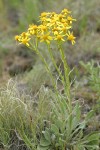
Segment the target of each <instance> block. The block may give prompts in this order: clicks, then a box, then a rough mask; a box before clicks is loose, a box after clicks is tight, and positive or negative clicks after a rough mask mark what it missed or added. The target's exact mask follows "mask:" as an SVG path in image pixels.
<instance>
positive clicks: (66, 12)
mask: <svg viewBox="0 0 100 150" xmlns="http://www.w3.org/2000/svg"><path fill="white" fill-rule="evenodd" d="M61 13H64V14H66V15H67V14H70V13H71V11H69V10H68V9H63V10H62V12H61Z"/></svg>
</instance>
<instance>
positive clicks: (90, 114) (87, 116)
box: [85, 110, 94, 121]
mask: <svg viewBox="0 0 100 150" xmlns="http://www.w3.org/2000/svg"><path fill="white" fill-rule="evenodd" d="M93 116H94V111H93V110H91V111H90V112H88V113H87V115H86V117H85V120H86V121H88V120H89V119H91V118H92V117H93Z"/></svg>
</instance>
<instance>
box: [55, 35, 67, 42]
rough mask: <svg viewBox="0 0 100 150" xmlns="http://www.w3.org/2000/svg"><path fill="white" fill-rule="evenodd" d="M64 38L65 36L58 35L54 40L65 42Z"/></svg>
mask: <svg viewBox="0 0 100 150" xmlns="http://www.w3.org/2000/svg"><path fill="white" fill-rule="evenodd" d="M63 37H64V35H60V34H58V35H56V37H55V38H54V40H56V41H63V42H64V41H65V40H64V38H63Z"/></svg>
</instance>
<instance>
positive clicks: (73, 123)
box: [72, 103, 81, 130]
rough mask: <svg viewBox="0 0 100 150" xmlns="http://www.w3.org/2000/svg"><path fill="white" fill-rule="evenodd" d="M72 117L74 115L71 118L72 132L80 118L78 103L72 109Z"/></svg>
mask: <svg viewBox="0 0 100 150" xmlns="http://www.w3.org/2000/svg"><path fill="white" fill-rule="evenodd" d="M73 115H75V116H73V120H72V130H73V129H75V128H76V127H77V125H78V124H79V122H80V118H81V110H80V106H79V104H78V103H77V104H76V106H75V107H74V110H73Z"/></svg>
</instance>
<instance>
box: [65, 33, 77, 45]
mask: <svg viewBox="0 0 100 150" xmlns="http://www.w3.org/2000/svg"><path fill="white" fill-rule="evenodd" d="M66 35H67V40H69V41H71V42H72V45H73V44H75V38H76V37H75V36H74V35H73V32H72V33H71V32H70V31H68V33H67V34H66Z"/></svg>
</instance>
